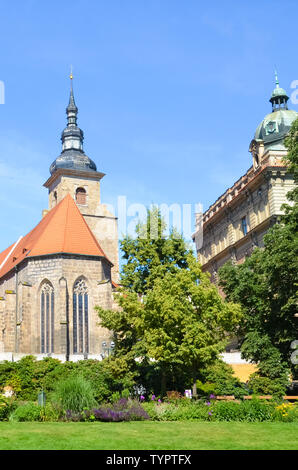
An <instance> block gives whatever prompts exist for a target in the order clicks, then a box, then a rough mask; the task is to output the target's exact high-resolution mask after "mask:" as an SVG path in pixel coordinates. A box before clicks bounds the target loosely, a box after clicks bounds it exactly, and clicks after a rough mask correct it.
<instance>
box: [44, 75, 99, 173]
mask: <svg viewBox="0 0 298 470" xmlns="http://www.w3.org/2000/svg"><path fill="white" fill-rule="evenodd" d="M69 78H70V96H69V102H68V106H67V108H66V116H67V126H66V128H65V129H64V130H63V132H62V135H61V141H62V152H61V155H59V157H58V158H56V160H55V161H54V162H53V163H52V165H51V167H50V172H51V174H53V172H54V171H56V169H57V168H72V169H76V170H85V171H96V165H95V163H94V162H93V161H92V160H91V159H90V158H89V157H87V155H85V152H84V150H83V141H84V133H83V131H82V130H81V129H80V128H79V127H78V125H77V115H78V108H77V106H76V103H75V99H74V93H73V72H72V66H71V69H70V75H69Z"/></svg>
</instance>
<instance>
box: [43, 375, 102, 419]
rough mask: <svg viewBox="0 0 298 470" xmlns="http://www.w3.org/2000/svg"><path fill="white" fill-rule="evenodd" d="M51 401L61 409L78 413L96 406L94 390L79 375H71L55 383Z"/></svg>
mask: <svg viewBox="0 0 298 470" xmlns="http://www.w3.org/2000/svg"><path fill="white" fill-rule="evenodd" d="M52 402H53V404H55V406H56V407H57V408H58V409H59V410H60V411H61V412H63V411H64V412H66V411H67V410H69V411H72V412H74V413H80V412H82V411H83V410H84V409H91V408H93V407H94V406H96V404H97V403H96V400H95V390H94V389H93V387H92V384H91V383H90V382H89V381H88V380H86V379H84V377H82V376H81V375H78V376H71V377H69V378H67V379H65V380H62V381H60V382H58V383H57V384H56V387H55V389H54V392H53V394H52Z"/></svg>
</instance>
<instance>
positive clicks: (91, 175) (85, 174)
mask: <svg viewBox="0 0 298 470" xmlns="http://www.w3.org/2000/svg"><path fill="white" fill-rule="evenodd" d="M60 176H73V177H74V178H86V179H91V180H98V181H100V180H101V179H102V178H103V177H104V176H105V173H101V172H99V171H80V170H70V169H68V168H59V169H58V170H56V171H55V172H54V173H53V174H52V175H51V176H50V177H49V178H48V179H47V181H46V182H45V183H44V186H45V187H46V188H49V187H50V186H52V184H53V183H54V182H55V181H56V179H57V178H59V177H60Z"/></svg>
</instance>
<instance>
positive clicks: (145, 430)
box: [0, 421, 298, 450]
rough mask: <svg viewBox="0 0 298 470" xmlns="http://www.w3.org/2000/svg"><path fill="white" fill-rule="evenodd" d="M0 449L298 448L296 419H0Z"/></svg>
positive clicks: (297, 424)
mask: <svg viewBox="0 0 298 470" xmlns="http://www.w3.org/2000/svg"><path fill="white" fill-rule="evenodd" d="M0 449H1V450H5V449H9V450H12V449H13V450H14V449H15V450H21V449H25V450H37V449H40V450H64V449H67V450H71V449H72V450H91V449H93V450H123V449H127V450H131V449H133V450H146V449H149V450H155V449H160V450H166V449H169V450H178V449H180V450H184V449H188V450H196V449H201V450H202V449H204V450H210V449H211V450H215V449H226V450H227V449H262V450H265V449H295V450H297V449H298V423H235V422H231V423H223V422H221V423H206V422H189V421H188V422H186V421H184V422H128V423H9V422H8V423H5V422H1V423H0Z"/></svg>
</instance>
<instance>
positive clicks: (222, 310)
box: [97, 254, 241, 395]
mask: <svg viewBox="0 0 298 470" xmlns="http://www.w3.org/2000/svg"><path fill="white" fill-rule="evenodd" d="M186 264H187V266H188V267H187V268H179V267H178V266H176V267H173V266H172V268H171V269H170V270H168V271H167V272H165V274H164V275H163V276H158V277H156V278H155V280H154V282H152V288H151V289H150V290H148V289H147V292H146V294H144V295H139V294H138V293H137V292H132V291H128V290H125V289H124V290H123V291H122V292H120V293H118V295H117V296H116V300H117V302H118V303H119V306H120V307H121V310H120V311H113V310H103V309H102V308H99V307H97V311H98V314H99V316H100V318H101V324H102V326H104V327H106V328H108V329H109V330H112V331H113V332H114V339H115V357H116V358H117V357H122V358H124V357H125V358H126V360H127V362H128V363H129V364H130V366H131V367H132V368H136V364H137V362H139V363H142V364H145V365H146V364H148V363H150V362H152V361H155V362H156V363H158V365H159V366H160V368H161V371H162V384H161V393H162V394H163V395H164V394H165V391H166V384H167V379H168V377H169V375H170V374H173V373H174V374H179V373H180V372H181V370H184V371H185V370H187V371H188V372H189V378H190V379H191V380H192V384H193V393H194V395H196V380H197V374H198V370H199V369H200V368H202V367H206V366H207V365H208V364H211V363H212V362H214V361H215V360H216V359H217V358H218V355H219V353H220V352H221V351H223V350H224V347H225V345H226V342H227V332H230V331H234V330H235V328H236V327H237V325H238V324H239V321H240V318H241V310H240V307H239V305H236V304H234V303H228V302H225V301H224V300H223V299H222V298H221V296H220V295H219V293H218V291H217V289H216V287H215V286H214V285H212V284H211V282H210V280H209V277H208V276H207V275H206V274H204V273H202V270H201V266H200V265H199V264H198V263H197V261H196V260H195V258H194V256H193V255H191V254H189V255H188V256H187V259H186Z"/></svg>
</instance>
